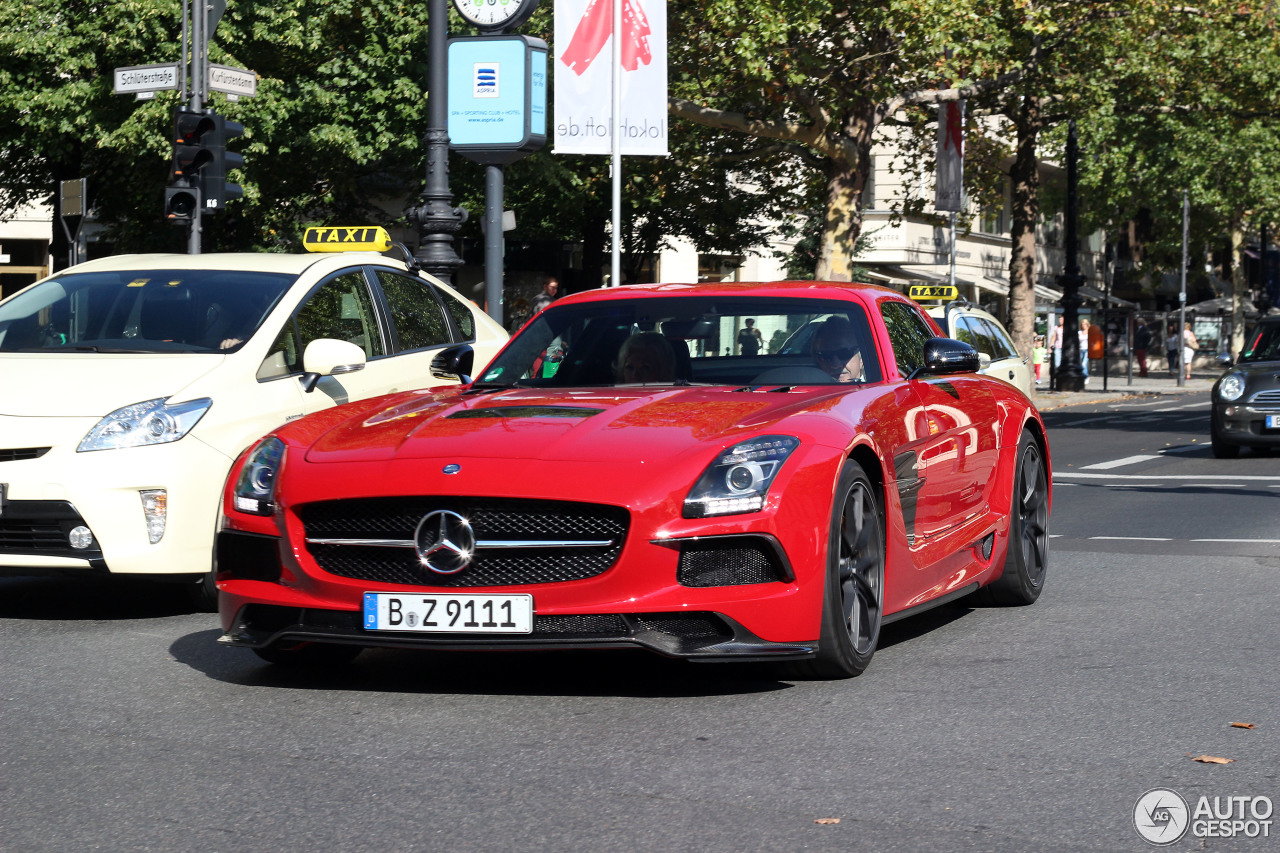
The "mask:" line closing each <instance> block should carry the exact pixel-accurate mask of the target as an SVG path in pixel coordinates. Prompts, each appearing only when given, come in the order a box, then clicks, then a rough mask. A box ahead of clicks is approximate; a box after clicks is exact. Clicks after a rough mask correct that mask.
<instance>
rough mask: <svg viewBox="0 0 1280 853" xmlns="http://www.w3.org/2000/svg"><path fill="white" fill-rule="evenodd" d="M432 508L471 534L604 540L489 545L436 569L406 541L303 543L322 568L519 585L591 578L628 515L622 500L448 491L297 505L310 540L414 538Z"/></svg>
mask: <svg viewBox="0 0 1280 853" xmlns="http://www.w3.org/2000/svg"><path fill="white" fill-rule="evenodd" d="M434 510H450V511H452V512H456V513H458V514H459V515H462V516H463V517H465V518H466V519H467V520H468V521H469V522H470V523H471V528H472V531H473V532H474V534H475V537H476V539H477V540H481V541H483V540H533V541H538V540H609V544H608V545H607V546H603V547H573V548H557V547H547V548H538V547H530V548H490V549H484V550H478V551H477V552H476V554H475V558H474V559H473V560H472V562H471V565H470V566H468V567H467V568H466V569H464V570H463V571H461V572H459V573H458V574H455V575H440V574H437V573H435V572H433V571H431V570H430V569H428V568H427V567H426V566H424V565H422V563H421V561H420V560H419V559H418V555H417V552H416V551H415V550H414V549H413V548H412V547H403V548H389V547H377V546H369V545H347V544H322V543H308V544H307V550H308V551H309V552H310V554H311V556H312V557H314V558H315V561H316V563H317V564H318V565H319V566H320V568H322V569H324V570H325V571H327V572H330V573H332V574H335V575H340V576H342V577H347V578H353V579H356V580H365V581H371V582H374V583H392V584H405V585H410V586H433V587H480V586H523V585H529V584H544V583H557V582H563V581H574V580H582V579H584V578H590V577H595V576H596V575H598V574H600V573H601V572H603V571H605V570H606V569H608V568H610V567H611V566H613V564H614V563H615V562H617V559H618V555H619V554H620V553H621V552H622V545H623V542H624V541H625V540H626V536H627V526H628V522H629V516H628V513H627V511H626V510H625V509H623V508H621V507H612V506H603V505H599V504H583V503H573V502H568V501H522V500H511V499H501V498H492V499H477V498H448V497H407V498H365V499H358V500H341V501H323V502H319V503H312V504H304V505H302V506H299V507H298V509H297V512H298V517H299V518H300V519H301V520H302V524H303V527H304V529H305V531H306V536H307V538H308V539H388V540H397V541H412V539H413V534H414V530H415V529H416V528H417V526H418V522H420V521H421V520H422V517H423V516H425V515H426V514H427V513H429V512H432V511H434Z"/></svg>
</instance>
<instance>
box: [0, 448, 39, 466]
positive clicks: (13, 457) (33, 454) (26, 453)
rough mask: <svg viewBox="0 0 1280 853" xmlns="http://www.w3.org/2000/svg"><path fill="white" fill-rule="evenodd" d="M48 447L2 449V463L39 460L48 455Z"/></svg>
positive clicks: (0, 449) (0, 453)
mask: <svg viewBox="0 0 1280 853" xmlns="http://www.w3.org/2000/svg"><path fill="white" fill-rule="evenodd" d="M49 450H50V448H48V447H13V448H0V462H17V461H19V460H22V459H39V458H40V457H41V456H44V455H45V454H46V453H48V452H49Z"/></svg>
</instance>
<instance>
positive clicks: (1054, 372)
mask: <svg viewBox="0 0 1280 853" xmlns="http://www.w3.org/2000/svg"><path fill="white" fill-rule="evenodd" d="M1048 348H1049V352H1050V353H1052V354H1053V361H1052V362H1051V363H1050V364H1049V380H1050V381H1049V387H1051V388H1057V387H1058V369H1059V368H1060V367H1062V315H1061V314H1059V315H1058V322H1057V324H1056V325H1054V327H1053V328H1052V329H1050V330H1049V343H1048Z"/></svg>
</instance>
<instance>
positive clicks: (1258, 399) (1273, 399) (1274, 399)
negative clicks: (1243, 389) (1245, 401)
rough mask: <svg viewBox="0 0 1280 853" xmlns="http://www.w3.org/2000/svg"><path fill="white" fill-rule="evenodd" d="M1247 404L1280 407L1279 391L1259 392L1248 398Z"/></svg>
mask: <svg viewBox="0 0 1280 853" xmlns="http://www.w3.org/2000/svg"><path fill="white" fill-rule="evenodd" d="M1249 402H1250V403H1252V404H1255V405H1262V406H1280V389H1271V390H1267V391H1259V392H1258V393H1257V394H1254V395H1253V396H1252V397H1250V398H1249Z"/></svg>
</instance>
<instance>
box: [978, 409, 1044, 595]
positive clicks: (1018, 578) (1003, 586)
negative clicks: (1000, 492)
mask: <svg viewBox="0 0 1280 853" xmlns="http://www.w3.org/2000/svg"><path fill="white" fill-rule="evenodd" d="M1013 474H1014V478H1013V484H1012V486H1013V488H1012V491H1013V500H1012V504H1011V506H1010V507H1009V549H1008V553H1007V554H1006V555H1005V560H1004V571H1003V572H1002V573H1001V575H1000V577H999V578H997V579H996V580H995V581H993V582H992V583H991V584H990V585H988V586H986V587H984V588H983V589H982V590H981V591H980V597H983V598H985V599H986V601H987V603H989V604H996V605H1001V606H1018V605H1024V604H1031V603H1032V602H1034V601H1035V600H1036V599H1037V598H1039V597H1040V591H1041V590H1042V589H1044V579H1045V573H1046V572H1047V571H1048V568H1049V475H1048V471H1047V469H1046V466H1045V461H1044V453H1043V452H1042V451H1041V450H1040V445H1039V444H1038V443H1037V442H1036V440H1035V438H1034V437H1033V436H1032V435H1031V433H1030V432H1029V431H1027V430H1023V433H1022V439H1021V440H1020V441H1019V442H1018V455H1017V463H1016V465H1015V466H1014V471H1013Z"/></svg>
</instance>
